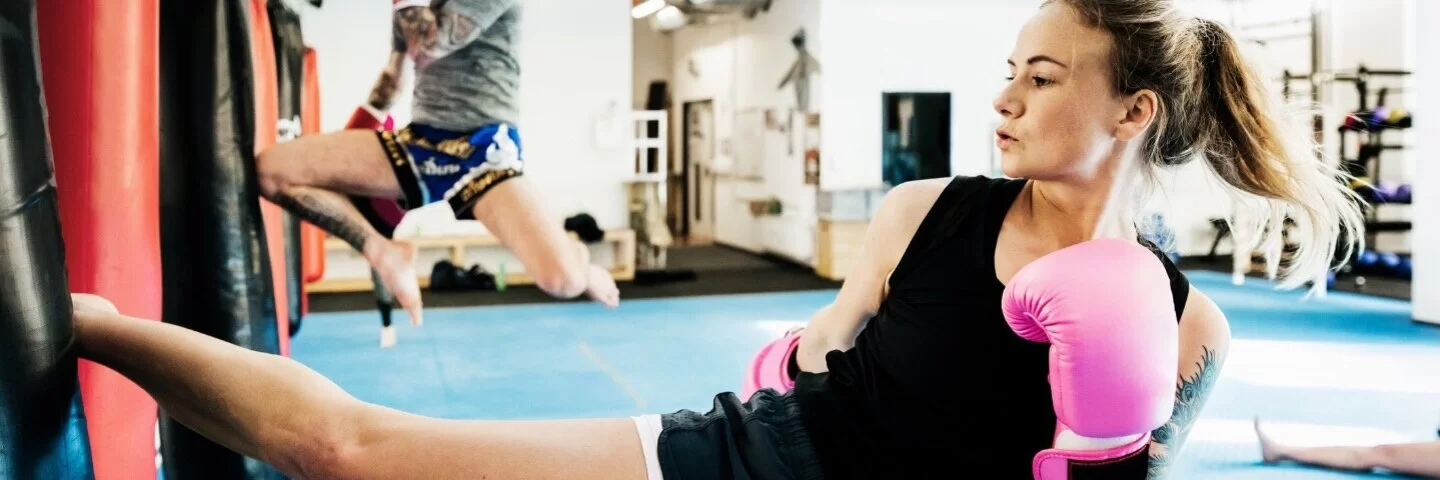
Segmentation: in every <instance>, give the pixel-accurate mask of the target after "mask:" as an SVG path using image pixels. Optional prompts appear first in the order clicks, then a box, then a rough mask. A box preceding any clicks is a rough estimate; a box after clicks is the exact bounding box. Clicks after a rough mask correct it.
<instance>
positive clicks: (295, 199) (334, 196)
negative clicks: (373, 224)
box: [272, 187, 369, 252]
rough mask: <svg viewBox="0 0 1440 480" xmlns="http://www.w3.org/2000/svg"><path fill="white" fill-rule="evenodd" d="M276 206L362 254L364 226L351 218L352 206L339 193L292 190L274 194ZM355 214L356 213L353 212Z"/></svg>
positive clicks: (364, 238)
mask: <svg viewBox="0 0 1440 480" xmlns="http://www.w3.org/2000/svg"><path fill="white" fill-rule="evenodd" d="M272 200H273V201H274V202H275V204H277V205H280V207H281V208H284V209H285V210H287V211H289V212H290V213H292V214H294V215H296V216H298V217H300V218H302V219H304V220H305V221H307V222H310V223H312V224H314V225H315V226H317V227H320V229H321V230H325V231H326V232H329V233H330V234H331V235H334V236H335V237H336V238H339V239H341V240H344V241H345V243H348V244H350V246H351V247H354V248H355V250H356V251H359V252H364V251H365V240H366V237H367V235H366V233H367V232H366V229H367V227H368V226H369V225H366V224H365V223H363V222H364V220H357V219H356V217H359V215H351V214H350V213H351V212H350V211H347V210H351V211H354V206H353V205H350V204H349V203H348V202H349V201H348V200H346V199H345V198H344V197H342V196H340V194H338V193H334V192H329V191H322V190H316V189H313V188H305V187H300V188H291V189H288V190H285V191H281V192H279V193H277V194H275V198H273V199H272ZM355 213H358V211H356V212H355Z"/></svg>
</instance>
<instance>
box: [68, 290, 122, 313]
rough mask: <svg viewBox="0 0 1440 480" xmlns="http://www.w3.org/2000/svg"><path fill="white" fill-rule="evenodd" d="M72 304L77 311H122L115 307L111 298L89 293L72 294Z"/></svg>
mask: <svg viewBox="0 0 1440 480" xmlns="http://www.w3.org/2000/svg"><path fill="white" fill-rule="evenodd" d="M70 304H71V310H73V311H74V312H75V313H95V312H98V313H116V314H118V313H120V309H118V308H115V304H114V303H111V302H110V300H108V299H106V298H105V297H102V296H99V295H91V294H88V293H72V294H70Z"/></svg>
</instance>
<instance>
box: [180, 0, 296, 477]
mask: <svg viewBox="0 0 1440 480" xmlns="http://www.w3.org/2000/svg"><path fill="white" fill-rule="evenodd" d="M247 5H248V4H246V3H244V2H240V1H235V0H184V1H164V2H160V45H161V46H160V215H161V217H160V218H161V229H160V237H161V264H162V266H163V268H162V270H163V284H164V302H163V303H164V306H163V313H162V317H163V320H164V321H165V322H168V323H173V324H176V325H179V326H182V327H185V328H189V329H192V330H195V331H198V332H200V333H204V334H206V335H210V336H212V337H216V338H219V339H221V340H224V341H227V342H230V343H233V344H235V345H239V346H242V347H245V348H249V349H251V350H256V351H260V352H266V353H277V352H279V341H280V339H279V333H278V325H277V324H276V321H275V308H276V305H275V304H274V296H273V291H272V290H271V289H272V285H273V282H272V277H271V272H270V260H269V257H268V255H267V253H266V252H267V248H266V244H265V237H264V230H263V229H264V226H263V224H262V220H261V214H260V204H259V202H258V199H259V187H258V185H257V184H256V179H255V173H254V172H255V158H254V151H255V150H254V145H255V143H254V141H255V131H254V130H255V116H254V115H255V114H254V105H255V102H254V89H253V85H252V83H251V82H252V81H251V78H253V72H252V71H251V68H252V65H251V63H250V50H249V48H250V47H249V43H248V42H249V40H248V38H249V28H250V27H249V23H248V21H247V18H246V15H247V14H246V12H247ZM164 413H165V412H164V411H163V410H162V411H161V414H162V415H161V428H160V430H161V452H162V455H163V464H162V468H163V469H164V474H165V478H166V480H190V479H206V480H229V479H270V478H283V477H282V476H281V475H279V474H278V473H277V472H276V471H275V470H274V469H273V468H271V467H270V466H268V465H265V464H264V463H261V462H260V461H258V460H255V459H251V458H247V457H244V456H241V455H240V454H238V453H235V452H233V451H230V450H228V449H226V448H224V447H222V446H220V445H217V444H215V443H214V442H211V441H210V440H207V439H206V438H204V437H202V436H200V435H199V434H197V433H195V432H193V431H191V430H190V429H188V428H185V426H183V425H180V424H179V423H178V422H176V421H174V420H173V419H170V418H169V417H168V416H166V415H164Z"/></svg>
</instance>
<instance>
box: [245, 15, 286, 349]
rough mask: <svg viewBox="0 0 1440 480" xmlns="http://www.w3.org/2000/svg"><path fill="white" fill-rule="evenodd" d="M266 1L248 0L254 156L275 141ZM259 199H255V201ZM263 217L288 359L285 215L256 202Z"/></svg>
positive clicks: (276, 104)
mask: <svg viewBox="0 0 1440 480" xmlns="http://www.w3.org/2000/svg"><path fill="white" fill-rule="evenodd" d="M265 1H266V0H250V29H251V30H250V58H251V62H250V64H251V66H253V67H254V70H253V71H254V73H255V75H254V76H255V79H254V80H253V81H254V82H255V155H257V156H258V155H260V152H261V151H264V150H265V149H267V148H270V146H271V145H274V144H275V140H276V136H277V135H276V131H275V129H276V123H278V121H279V117H280V99H279V95H280V93H279V89H280V87H279V86H278V85H277V82H278V80H276V73H275V43H274V40H273V38H274V37H273V36H272V34H271V33H270V13H269V11H268V10H266V9H265ZM257 198H258V197H257ZM258 200H259V202H260V212H261V215H263V216H264V217H265V246H266V249H267V250H268V251H269V252H270V274H271V276H272V277H274V278H273V279H272V280H273V282H274V284H275V321H276V322H278V323H279V327H278V328H279V332H280V355H284V356H289V355H290V309H289V308H288V307H287V305H289V303H288V297H289V292H288V289H287V288H286V285H285V272H287V271H288V269H286V268H285V241H284V238H285V211H284V210H283V209H281V208H280V206H278V205H275V204H274V203H271V202H270V201H269V200H265V199H263V198H258Z"/></svg>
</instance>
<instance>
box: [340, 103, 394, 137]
mask: <svg viewBox="0 0 1440 480" xmlns="http://www.w3.org/2000/svg"><path fill="white" fill-rule="evenodd" d="M345 128H354V129H361V128H363V129H367V130H385V131H389V130H394V129H395V119H394V118H391V117H390V115H389V114H387V113H385V112H381V111H379V110H376V109H374V108H371V107H370V106H369V105H361V106H358V107H355V113H351V114H350V121H348V122H345Z"/></svg>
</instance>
